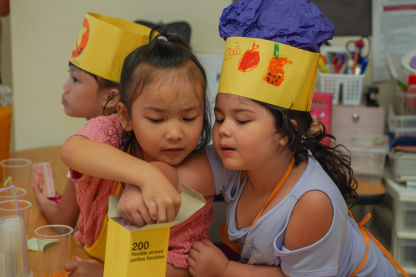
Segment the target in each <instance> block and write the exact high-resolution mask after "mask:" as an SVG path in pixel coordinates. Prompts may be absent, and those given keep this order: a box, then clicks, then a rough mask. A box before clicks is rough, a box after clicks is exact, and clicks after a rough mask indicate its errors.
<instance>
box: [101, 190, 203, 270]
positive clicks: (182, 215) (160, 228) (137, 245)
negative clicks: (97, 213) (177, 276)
mask: <svg viewBox="0 0 416 277" xmlns="http://www.w3.org/2000/svg"><path fill="white" fill-rule="evenodd" d="M181 197H182V205H181V208H180V210H179V213H178V215H177V216H176V219H175V221H174V222H169V223H163V224H151V225H147V226H144V227H142V228H139V227H135V226H129V225H127V224H126V223H125V221H124V220H123V219H122V218H120V215H119V213H118V210H117V204H118V201H119V198H120V197H119V196H110V198H109V203H108V217H109V220H108V231H107V243H106V251H105V263H104V277H114V276H117V277H133V276H152V277H158V276H160V277H162V276H163V277H164V276H166V262H167V254H168V244H169V233H170V228H171V227H172V226H174V225H176V224H179V223H181V222H182V221H185V220H186V219H188V218H189V217H190V216H192V215H193V214H194V213H195V212H197V211H198V210H199V209H201V208H202V207H203V206H204V205H205V199H204V197H203V196H202V195H201V194H199V193H198V192H196V191H194V190H192V189H190V188H188V187H186V186H183V191H182V194H181Z"/></svg>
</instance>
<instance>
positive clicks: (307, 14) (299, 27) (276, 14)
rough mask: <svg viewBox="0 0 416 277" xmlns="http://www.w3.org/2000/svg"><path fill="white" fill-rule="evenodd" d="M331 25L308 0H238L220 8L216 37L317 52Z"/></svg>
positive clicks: (326, 37)
mask: <svg viewBox="0 0 416 277" xmlns="http://www.w3.org/2000/svg"><path fill="white" fill-rule="evenodd" d="M334 31H335V27H334V25H333V24H332V22H331V21H330V20H329V19H328V18H327V17H326V16H324V15H323V14H322V12H321V11H320V10H319V8H318V7H317V6H315V4H313V3H311V2H310V1H309V0H239V1H237V2H235V3H234V4H231V5H230V6H228V7H227V8H225V9H224V11H223V13H222V15H221V18H220V24H219V32H220V36H221V37H222V38H223V39H226V38H228V37H251V38H260V39H266V40H271V41H275V42H279V43H283V44H287V45H290V46H293V47H296V48H299V49H303V50H307V51H312V52H319V48H320V46H321V44H322V43H324V42H325V41H327V40H330V39H332V38H333V36H334Z"/></svg>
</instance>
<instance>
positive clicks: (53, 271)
mask: <svg viewBox="0 0 416 277" xmlns="http://www.w3.org/2000/svg"><path fill="white" fill-rule="evenodd" d="M72 232H73V229H72V227H70V226H67V225H57V224H55V225H44V226H40V227H38V228H36V229H35V237H36V239H37V243H38V250H40V251H41V252H42V259H41V260H42V274H41V277H52V276H59V277H64V276H67V273H66V272H65V263H66V262H67V261H68V260H69V254H70V245H71V235H72Z"/></svg>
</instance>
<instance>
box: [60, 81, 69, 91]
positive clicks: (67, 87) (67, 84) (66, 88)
mask: <svg viewBox="0 0 416 277" xmlns="http://www.w3.org/2000/svg"><path fill="white" fill-rule="evenodd" d="M62 88H63V90H64V92H65V93H68V92H69V81H66V82H65V83H64V84H63V86H62Z"/></svg>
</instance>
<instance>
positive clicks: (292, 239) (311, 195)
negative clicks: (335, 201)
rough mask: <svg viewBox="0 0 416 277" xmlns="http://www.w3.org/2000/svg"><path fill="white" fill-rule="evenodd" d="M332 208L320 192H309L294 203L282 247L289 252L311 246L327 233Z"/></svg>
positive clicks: (329, 201)
mask: <svg viewBox="0 0 416 277" xmlns="http://www.w3.org/2000/svg"><path fill="white" fill-rule="evenodd" d="M332 218H333V207H332V203H331V200H330V199H329V197H328V196H327V195H326V194H325V193H323V192H321V191H316V190H314V191H309V192H307V193H305V194H304V195H303V196H302V197H301V198H300V199H299V200H298V202H297V203H296V205H295V207H294V209H293V212H292V215H291V217H290V220H289V224H288V226H287V229H286V236H285V241H284V245H285V247H286V248H287V249H289V250H295V249H299V248H303V247H306V246H308V245H311V244H313V243H315V242H317V241H318V240H320V239H321V238H322V237H323V236H325V234H326V233H327V232H328V231H329V229H330V227H331V224H332Z"/></svg>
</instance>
